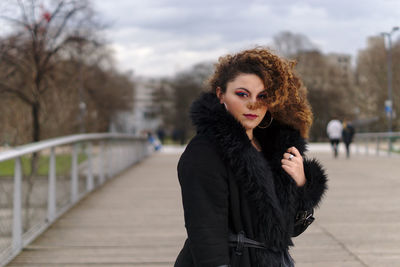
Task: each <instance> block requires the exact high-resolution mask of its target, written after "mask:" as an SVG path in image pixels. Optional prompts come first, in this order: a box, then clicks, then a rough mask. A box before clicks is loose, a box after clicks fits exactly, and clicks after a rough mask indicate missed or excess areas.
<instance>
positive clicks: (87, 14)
mask: <svg viewBox="0 0 400 267" xmlns="http://www.w3.org/2000/svg"><path fill="white" fill-rule="evenodd" d="M12 3H14V9H13V10H12V11H14V12H13V14H18V16H17V17H15V16H7V15H1V16H0V19H2V20H4V21H6V22H8V23H9V24H10V25H11V26H12V28H13V30H14V31H13V32H14V34H13V35H12V36H9V37H8V38H4V39H3V40H1V45H0V57H1V58H0V60H1V62H2V63H3V65H4V66H5V68H6V71H4V72H1V73H0V94H1V93H3V94H5V93H6V94H11V95H14V96H15V97H17V98H19V99H20V100H21V101H23V102H24V103H25V104H26V105H28V106H29V107H30V109H31V118H32V141H34V142H36V141H39V140H40V139H41V128H40V125H41V124H40V114H41V113H40V112H41V106H42V98H43V96H44V94H46V93H47V92H48V91H49V90H50V89H51V88H53V87H52V84H53V76H54V72H53V70H54V67H55V64H56V63H57V62H58V59H60V58H62V57H63V52H64V51H65V50H66V49H67V47H68V46H69V45H70V44H71V43H76V42H82V40H91V39H93V37H94V34H93V32H94V29H95V25H96V24H95V22H94V20H93V12H92V10H91V8H90V3H89V1H87V0H57V1H32V0H30V1H28V0H25V1H24V0H19V1H16V2H15V1H10V4H12ZM45 4H48V5H47V6H45Z"/></svg>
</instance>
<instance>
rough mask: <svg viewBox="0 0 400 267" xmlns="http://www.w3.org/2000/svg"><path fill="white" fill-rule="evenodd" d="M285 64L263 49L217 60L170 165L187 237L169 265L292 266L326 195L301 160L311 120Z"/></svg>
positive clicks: (314, 170)
mask: <svg viewBox="0 0 400 267" xmlns="http://www.w3.org/2000/svg"><path fill="white" fill-rule="evenodd" d="M293 67H294V64H293V63H292V62H288V61H285V60H283V59H281V58H279V57H278V56H276V55H274V54H272V53H271V52H270V51H268V50H267V49H264V48H262V47H260V48H255V49H251V50H246V51H242V52H240V53H237V54H235V55H227V56H225V57H222V58H220V59H219V62H218V64H217V65H216V69H215V73H214V74H213V76H212V77H211V79H210V81H209V84H210V87H211V92H207V93H203V94H202V95H201V96H200V97H199V98H198V99H197V100H196V101H195V102H194V103H193V104H192V106H191V118H192V120H193V123H194V125H195V126H196V128H197V135H196V136H195V137H194V138H193V139H192V140H191V141H190V142H189V144H188V145H187V147H186V149H185V152H184V153H183V154H182V156H181V158H180V160H179V163H178V177H179V182H180V185H181V189H182V201H183V207H184V216H185V227H186V230H187V234H188V238H187V240H186V242H185V244H184V246H183V248H182V250H181V252H180V253H179V255H178V258H177V259H176V262H175V267H183V266H184V267H190V266H205V267H218V266H220V267H222V266H232V267H234V266H243V267H248V266H268V267H271V266H273V267H275V266H294V263H293V260H292V259H291V257H290V255H289V253H288V247H289V246H291V245H293V243H292V241H291V237H292V236H296V235H298V234H300V233H301V232H302V231H304V230H305V228H306V227H307V226H308V225H309V224H310V223H311V222H312V220H313V217H312V211H313V208H314V207H315V206H316V205H318V203H319V202H320V200H321V197H322V195H323V193H324V191H325V189H326V180H327V179H326V175H325V173H324V171H323V170H322V168H321V165H320V164H319V163H318V162H317V161H316V160H313V159H307V158H305V157H304V152H305V151H306V142H305V139H304V138H306V137H307V134H308V130H309V127H310V125H311V119H312V114H311V110H310V108H309V105H308V103H307V100H306V91H305V89H304V88H303V87H302V85H301V82H300V80H299V79H298V78H297V76H296V75H295V74H294V73H293Z"/></svg>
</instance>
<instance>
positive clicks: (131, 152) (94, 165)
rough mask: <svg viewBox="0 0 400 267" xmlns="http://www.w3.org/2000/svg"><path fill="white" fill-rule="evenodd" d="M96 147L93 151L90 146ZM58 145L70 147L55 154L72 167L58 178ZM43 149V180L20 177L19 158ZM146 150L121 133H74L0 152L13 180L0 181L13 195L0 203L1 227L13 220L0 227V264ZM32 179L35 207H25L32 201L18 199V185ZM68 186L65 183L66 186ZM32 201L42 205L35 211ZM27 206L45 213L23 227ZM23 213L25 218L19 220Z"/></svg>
mask: <svg viewBox="0 0 400 267" xmlns="http://www.w3.org/2000/svg"><path fill="white" fill-rule="evenodd" d="M95 145H96V147H94V146H95ZM61 146H62V147H63V148H64V147H65V146H70V149H66V150H65V149H60V150H57V151H59V152H60V153H61V156H62V157H65V156H68V157H69V159H70V165H71V166H70V167H71V169H70V170H68V171H65V170H64V173H63V174H61V176H60V177H57V170H56V168H57V164H56V162H57V160H58V159H57V155H58V154H57V153H56V149H57V148H58V147H61ZM43 150H45V151H46V153H44V154H43V155H44V157H45V159H46V160H47V157H48V161H46V162H47V163H46V164H48V168H47V170H48V173H47V174H46V175H47V176H48V177H46V176H44V175H43V174H41V175H39V173H37V172H35V171H32V172H31V173H30V174H24V171H23V166H22V165H23V164H22V162H23V159H24V160H26V157H24V156H25V155H32V158H31V160H32V159H37V157H40V156H39V155H40V153H39V152H40V151H43ZM47 151H49V152H47ZM151 152H152V149H151V148H150V146H149V142H148V141H147V138H145V137H138V136H134V135H129V134H120V133H93V134H76V135H70V136H64V137H58V138H53V139H48V140H43V141H40V142H36V143H31V144H27V145H22V146H18V147H14V148H10V149H8V150H6V151H2V152H0V162H4V161H9V160H14V174H13V176H14V179H11V178H12V177H11V174H10V175H8V176H7V177H5V178H4V177H0V183H2V184H0V185H1V186H0V189H2V190H4V189H3V188H10V189H11V190H10V189H8V190H9V191H6V192H5V193H11V192H13V194H12V195H11V198H10V199H8V200H7V201H6V203H5V204H4V203H0V204H2V206H0V223H3V224H5V221H10V222H12V224H7V225H6V227H0V229H2V231H4V229H6V231H7V235H8V236H9V239H8V241H7V242H6V243H5V244H4V242H3V243H0V266H4V265H5V264H7V263H9V262H10V261H11V260H12V259H13V258H14V257H15V256H16V255H18V254H19V252H20V251H21V250H22V248H23V247H25V246H27V245H28V244H30V243H31V242H32V241H33V240H34V239H35V238H37V237H38V236H39V235H40V234H41V233H43V232H44V231H45V230H46V229H47V228H48V227H49V226H50V225H51V224H52V223H54V221H55V220H56V219H57V218H58V217H59V216H61V215H62V214H64V213H65V212H66V211H67V210H68V209H70V208H71V207H72V206H74V205H75V204H76V203H77V202H78V201H79V200H80V199H82V198H83V197H84V196H85V195H87V194H89V193H90V192H92V191H93V190H94V189H95V188H97V187H99V186H101V185H102V184H104V182H105V180H106V179H107V178H112V177H114V176H115V175H116V174H118V173H120V172H122V171H123V170H125V169H127V168H128V167H130V166H131V165H132V164H135V163H137V162H139V161H141V160H142V159H143V158H144V157H146V156H148V155H149V154H150V153H151ZM79 153H81V154H82V153H83V154H84V157H83V159H80V161H79V160H78V158H79V157H78V156H79V155H80V154H79ZM33 155H34V156H33ZM28 158H29V157H28ZM34 162H35V163H34ZM7 164H9V163H7ZM10 164H11V163H10ZM31 164H32V165H31V168H32V167H33V166H36V167H37V166H38V165H36V164H38V162H37V161H34V160H32V161H31ZM33 164H35V165H33ZM64 166H65V165H64ZM66 166H68V165H66ZM32 169H33V168H32ZM24 175H25V176H26V177H25V176H24ZM9 176H10V177H9ZM24 178H26V179H27V180H25V179H24ZM68 179H69V181H68ZM28 180H29V181H28ZM36 180H38V181H39V182H40V183H39V184H38V186H37V187H38V188H39V189H40V193H39V194H38V195H34V194H33V192H34V190H30V191H29V192H30V193H29V194H31V195H29V196H31V197H32V198H35V197H36V198H37V199H35V201H36V202H34V204H32V205H31V203H28V207H26V205H27V203H23V201H26V199H30V198H31V197H29V198H26V197H23V196H25V195H24V194H27V193H26V192H23V190H22V188H23V185H24V184H25V186H31V187H33V183H34V182H35V181H36ZM46 180H47V183H46ZM68 183H69V185H67V184H68ZM5 186H6V187H5ZM43 191H44V192H43ZM46 191H47V198H45V200H43V193H45V192H46ZM0 193H1V192H0ZM0 196H1V194H0ZM3 196H4V195H3ZM38 196H39V197H38ZM38 199H39V200H38ZM3 200H4V198H3ZM37 201H41V202H39V203H40V204H39V207H37V206H38V204H37ZM24 204H25V206H24ZM29 208H30V209H34V208H37V209H38V210H39V211H40V212H39V213H40V214H43V213H44V215H43V216H41V217H40V218H39V221H34V222H33V223H28V224H27V225H28V226H29V227H28V226H26V225H24V223H25V220H26V216H27V215H26V213H24V211H29ZM44 211H46V212H44ZM4 214H10V215H11V216H10V215H7V216H8V217H6V218H5V217H4ZM24 215H25V217H23V216H24ZM2 216H3V217H2ZM4 218H5V219H4ZM23 219H24V220H23ZM31 224H33V225H31ZM0 226H2V225H0ZM10 228H11V229H10ZM0 234H1V235H3V234H4V232H0Z"/></svg>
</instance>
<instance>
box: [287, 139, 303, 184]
mask: <svg viewBox="0 0 400 267" xmlns="http://www.w3.org/2000/svg"><path fill="white" fill-rule="evenodd" d="M281 163H282V168H283V169H284V170H285V172H287V173H288V174H289V175H290V177H292V178H293V180H295V182H296V184H297V186H303V185H304V184H305V183H306V176H305V174H304V167H303V157H302V156H301V155H300V152H299V151H298V150H297V148H295V147H294V146H293V147H290V148H289V149H288V150H287V151H286V153H284V154H283V159H282V160H281Z"/></svg>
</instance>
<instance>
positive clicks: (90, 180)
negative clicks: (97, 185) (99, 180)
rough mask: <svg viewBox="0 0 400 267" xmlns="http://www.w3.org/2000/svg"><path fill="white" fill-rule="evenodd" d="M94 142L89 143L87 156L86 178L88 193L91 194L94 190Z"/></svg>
mask: <svg viewBox="0 0 400 267" xmlns="http://www.w3.org/2000/svg"><path fill="white" fill-rule="evenodd" d="M92 154H93V153H92V142H90V141H89V142H88V143H87V147H86V155H87V156H88V166H87V176H86V191H88V192H90V191H92V190H93V188H94V183H93V157H92Z"/></svg>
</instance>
